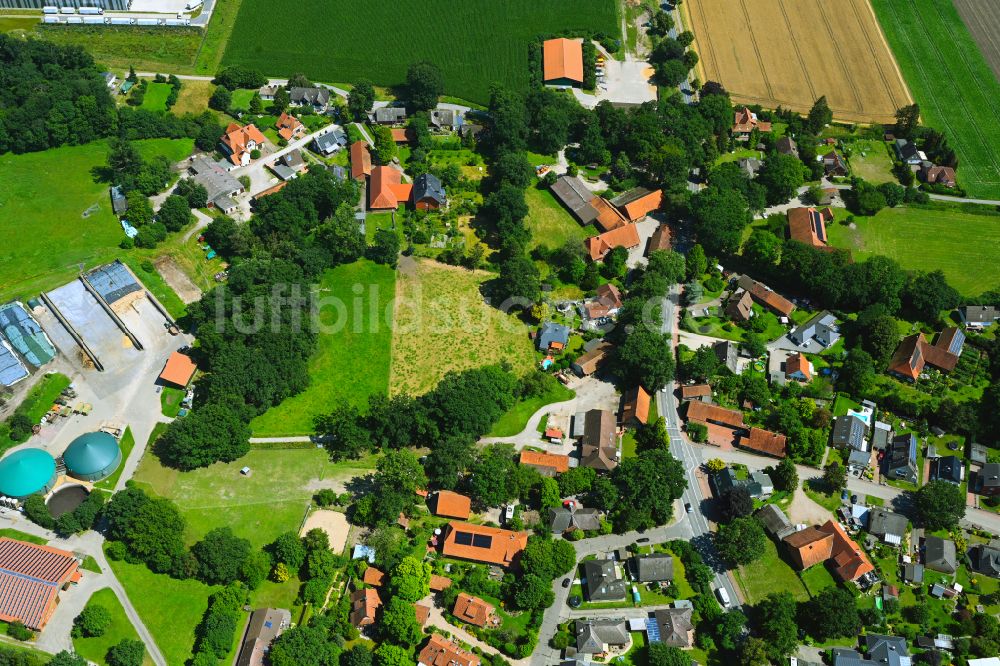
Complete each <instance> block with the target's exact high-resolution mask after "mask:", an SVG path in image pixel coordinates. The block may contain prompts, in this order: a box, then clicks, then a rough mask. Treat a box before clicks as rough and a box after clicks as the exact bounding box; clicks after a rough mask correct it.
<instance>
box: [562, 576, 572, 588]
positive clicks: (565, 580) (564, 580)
mask: <svg viewBox="0 0 1000 666" xmlns="http://www.w3.org/2000/svg"><path fill="white" fill-rule="evenodd" d="M569 583H570V580H569V578H563V582H562V586H563V587H569Z"/></svg>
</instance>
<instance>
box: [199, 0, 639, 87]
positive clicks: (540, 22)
mask: <svg viewBox="0 0 1000 666" xmlns="http://www.w3.org/2000/svg"><path fill="white" fill-rule="evenodd" d="M212 21H213V22H214V21H215V17H214V16H213V18H212ZM574 29H580V30H596V31H601V32H604V33H605V34H607V35H612V36H618V34H619V32H620V28H619V24H618V11H617V2H616V1H615V0H574V1H573V2H565V1H564V0H504V1H503V2H496V1H495V0H398V1H397V2H372V1H371V0H302V1H301V2H296V3H292V2H288V1H287V0H286V1H284V2H279V1H277V0H243V4H242V6H241V8H240V12H239V15H238V16H237V18H236V24H235V26H234V28H233V33H232V35H231V37H230V38H229V44H228V47H227V48H226V50H225V53H224V54H223V57H222V63H223V64H224V65H227V64H240V65H246V66H249V67H254V68H257V69H259V70H261V71H263V72H264V73H265V74H268V75H270V76H282V77H285V76H289V75H291V74H292V73H295V72H303V73H305V74H306V75H308V76H310V77H312V78H314V79H316V80H320V81H327V82H337V81H348V82H353V81H356V80H358V79H360V78H368V79H371V80H372V81H374V82H375V83H376V84H379V85H384V86H395V85H398V84H401V83H403V82H404V80H405V78H406V69H407V67H409V65H410V64H411V63H414V62H417V61H421V60H429V61H431V62H434V63H436V64H437V65H438V66H439V67H440V68H441V70H442V72H443V73H444V81H445V92H446V94H448V95H452V96H456V97H461V98H464V99H468V100H471V101H473V102H479V103H484V102H486V101H488V98H489V88H490V85H491V84H492V83H494V82H498V83H502V84H504V85H505V86H508V87H511V88H517V89H524V88H525V86H526V85H527V81H528V42H529V41H530V40H532V39H534V38H535V37H536V36H537V35H544V34H546V33H555V32H559V31H563V30H574Z"/></svg>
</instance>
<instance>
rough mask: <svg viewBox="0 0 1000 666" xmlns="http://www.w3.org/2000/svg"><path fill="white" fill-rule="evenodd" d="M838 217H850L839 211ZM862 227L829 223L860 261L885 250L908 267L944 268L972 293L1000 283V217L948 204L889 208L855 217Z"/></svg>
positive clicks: (835, 238) (835, 239) (836, 239)
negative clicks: (999, 272) (967, 210)
mask: <svg viewBox="0 0 1000 666" xmlns="http://www.w3.org/2000/svg"><path fill="white" fill-rule="evenodd" d="M837 212H838V218H840V217H843V216H845V215H846V213H844V211H843V210H842V209H840V210H838V211H837ZM854 223H855V225H856V227H857V228H856V229H851V228H850V227H848V226H846V225H844V224H841V223H840V222H839V221H838V222H837V223H835V224H830V225H828V226H827V232H828V234H829V236H830V242H831V243H832V244H833V245H835V246H837V247H845V248H849V249H850V250H851V252H852V254H853V255H854V258H855V259H857V260H861V259H864V258H866V257H869V256H871V255H875V254H881V255H884V256H886V257H892V258H893V259H895V260H896V261H898V262H899V263H900V265H901V266H902V267H903V268H906V269H919V270H925V271H930V270H934V269H938V268H939V269H941V270H942V271H944V274H945V276H947V278H948V282H949V283H951V285H952V286H954V287H955V288H956V289H958V290H959V292H961V293H962V294H964V295H966V296H978V295H979V294H981V293H983V292H984V291H986V290H988V289H993V288H995V287H997V286H1000V274H998V273H997V272H996V271H995V270H992V269H991V268H990V267H994V266H997V265H1000V215H996V214H973V213H966V212H963V211H961V210H958V209H956V208H945V207H927V208H914V207H899V208H885V209H883V210H882V211H881V212H879V214H878V215H875V216H874V217H860V216H858V217H855V218H854Z"/></svg>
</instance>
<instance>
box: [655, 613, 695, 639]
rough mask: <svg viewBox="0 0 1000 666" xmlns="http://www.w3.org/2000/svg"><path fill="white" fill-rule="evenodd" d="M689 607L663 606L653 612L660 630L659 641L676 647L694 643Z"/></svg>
mask: <svg viewBox="0 0 1000 666" xmlns="http://www.w3.org/2000/svg"><path fill="white" fill-rule="evenodd" d="M691 614H692V609H690V608H663V609H661V610H658V611H656V612H655V613H653V617H654V618H655V619H656V624H657V627H658V628H659V630H660V642H661V643H663V644H665V645H669V646H670V647H676V648H689V647H692V646H693V645H694V624H692V622H691Z"/></svg>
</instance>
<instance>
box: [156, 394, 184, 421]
mask: <svg viewBox="0 0 1000 666" xmlns="http://www.w3.org/2000/svg"><path fill="white" fill-rule="evenodd" d="M185 395H186V393H185V391H184V390H183V389H179V388H174V387H173V386H164V387H163V389H162V390H161V391H160V409H161V410H162V411H163V415H164V416H169V417H170V418H175V417H176V416H177V412H179V411H180V410H181V400H183V399H184V396H185Z"/></svg>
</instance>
